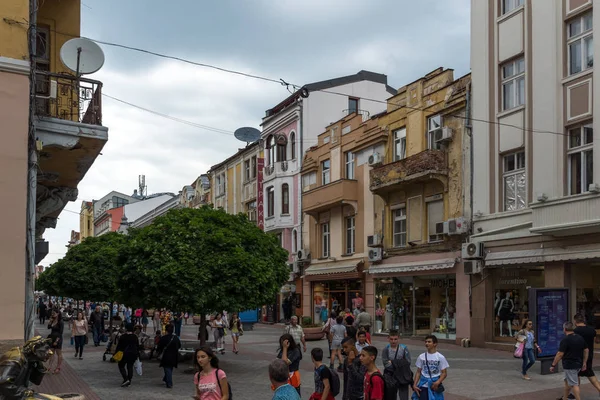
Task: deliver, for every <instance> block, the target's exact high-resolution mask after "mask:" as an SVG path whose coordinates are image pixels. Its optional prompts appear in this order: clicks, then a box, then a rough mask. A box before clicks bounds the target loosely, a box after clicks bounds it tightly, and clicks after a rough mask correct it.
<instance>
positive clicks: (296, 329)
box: [284, 315, 306, 353]
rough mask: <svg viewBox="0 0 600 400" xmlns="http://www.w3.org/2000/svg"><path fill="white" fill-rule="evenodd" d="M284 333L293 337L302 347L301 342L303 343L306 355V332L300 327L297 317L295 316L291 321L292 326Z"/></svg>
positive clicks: (286, 328)
mask: <svg viewBox="0 0 600 400" xmlns="http://www.w3.org/2000/svg"><path fill="white" fill-rule="evenodd" d="M284 332H285V333H289V334H290V335H292V336H293V338H294V342H296V344H298V345H300V342H302V346H303V347H304V352H305V353H306V340H305V339H304V330H302V327H301V326H300V325H298V317H297V316H295V315H294V316H293V317H292V318H291V319H290V324H289V325H288V326H286V327H285V329H284Z"/></svg>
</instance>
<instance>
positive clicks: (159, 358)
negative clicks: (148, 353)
mask: <svg viewBox="0 0 600 400" xmlns="http://www.w3.org/2000/svg"><path fill="white" fill-rule="evenodd" d="M173 339H175V335H174V334H171V340H169V343H167V345H166V346H165V348H164V349H162V351H161V352H160V353H159V354H157V355H156V359H157V360H158V361H162V359H163V355H164V354H165V350H167V348H168V347H169V346H170V345H171V343H173Z"/></svg>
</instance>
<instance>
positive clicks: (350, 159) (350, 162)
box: [346, 151, 354, 179]
mask: <svg viewBox="0 0 600 400" xmlns="http://www.w3.org/2000/svg"><path fill="white" fill-rule="evenodd" d="M346 179H354V153H352V152H351V151H347V152H346Z"/></svg>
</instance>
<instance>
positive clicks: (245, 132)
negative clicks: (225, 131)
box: [233, 126, 260, 143]
mask: <svg viewBox="0 0 600 400" xmlns="http://www.w3.org/2000/svg"><path fill="white" fill-rule="evenodd" d="M233 136H235V138H236V139H237V140H240V141H242V142H246V143H254V142H257V141H258V139H260V131H259V130H258V129H256V128H252V127H249V126H246V127H243V128H238V129H236V131H235V132H234V133H233Z"/></svg>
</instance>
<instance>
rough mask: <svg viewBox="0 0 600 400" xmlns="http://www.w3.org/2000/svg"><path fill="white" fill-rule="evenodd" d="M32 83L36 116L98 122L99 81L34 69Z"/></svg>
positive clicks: (99, 117) (93, 123)
mask: <svg viewBox="0 0 600 400" xmlns="http://www.w3.org/2000/svg"><path fill="white" fill-rule="evenodd" d="M35 86H36V102H35V115H36V116H37V117H42V118H57V119H60V120H64V121H71V122H75V123H81V124H88V125H99V126H101V125H102V82H100V81H96V80H93V79H88V78H81V77H80V78H77V77H75V76H73V75H68V74H56V73H52V72H45V71H38V72H37V73H36V82H35Z"/></svg>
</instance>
